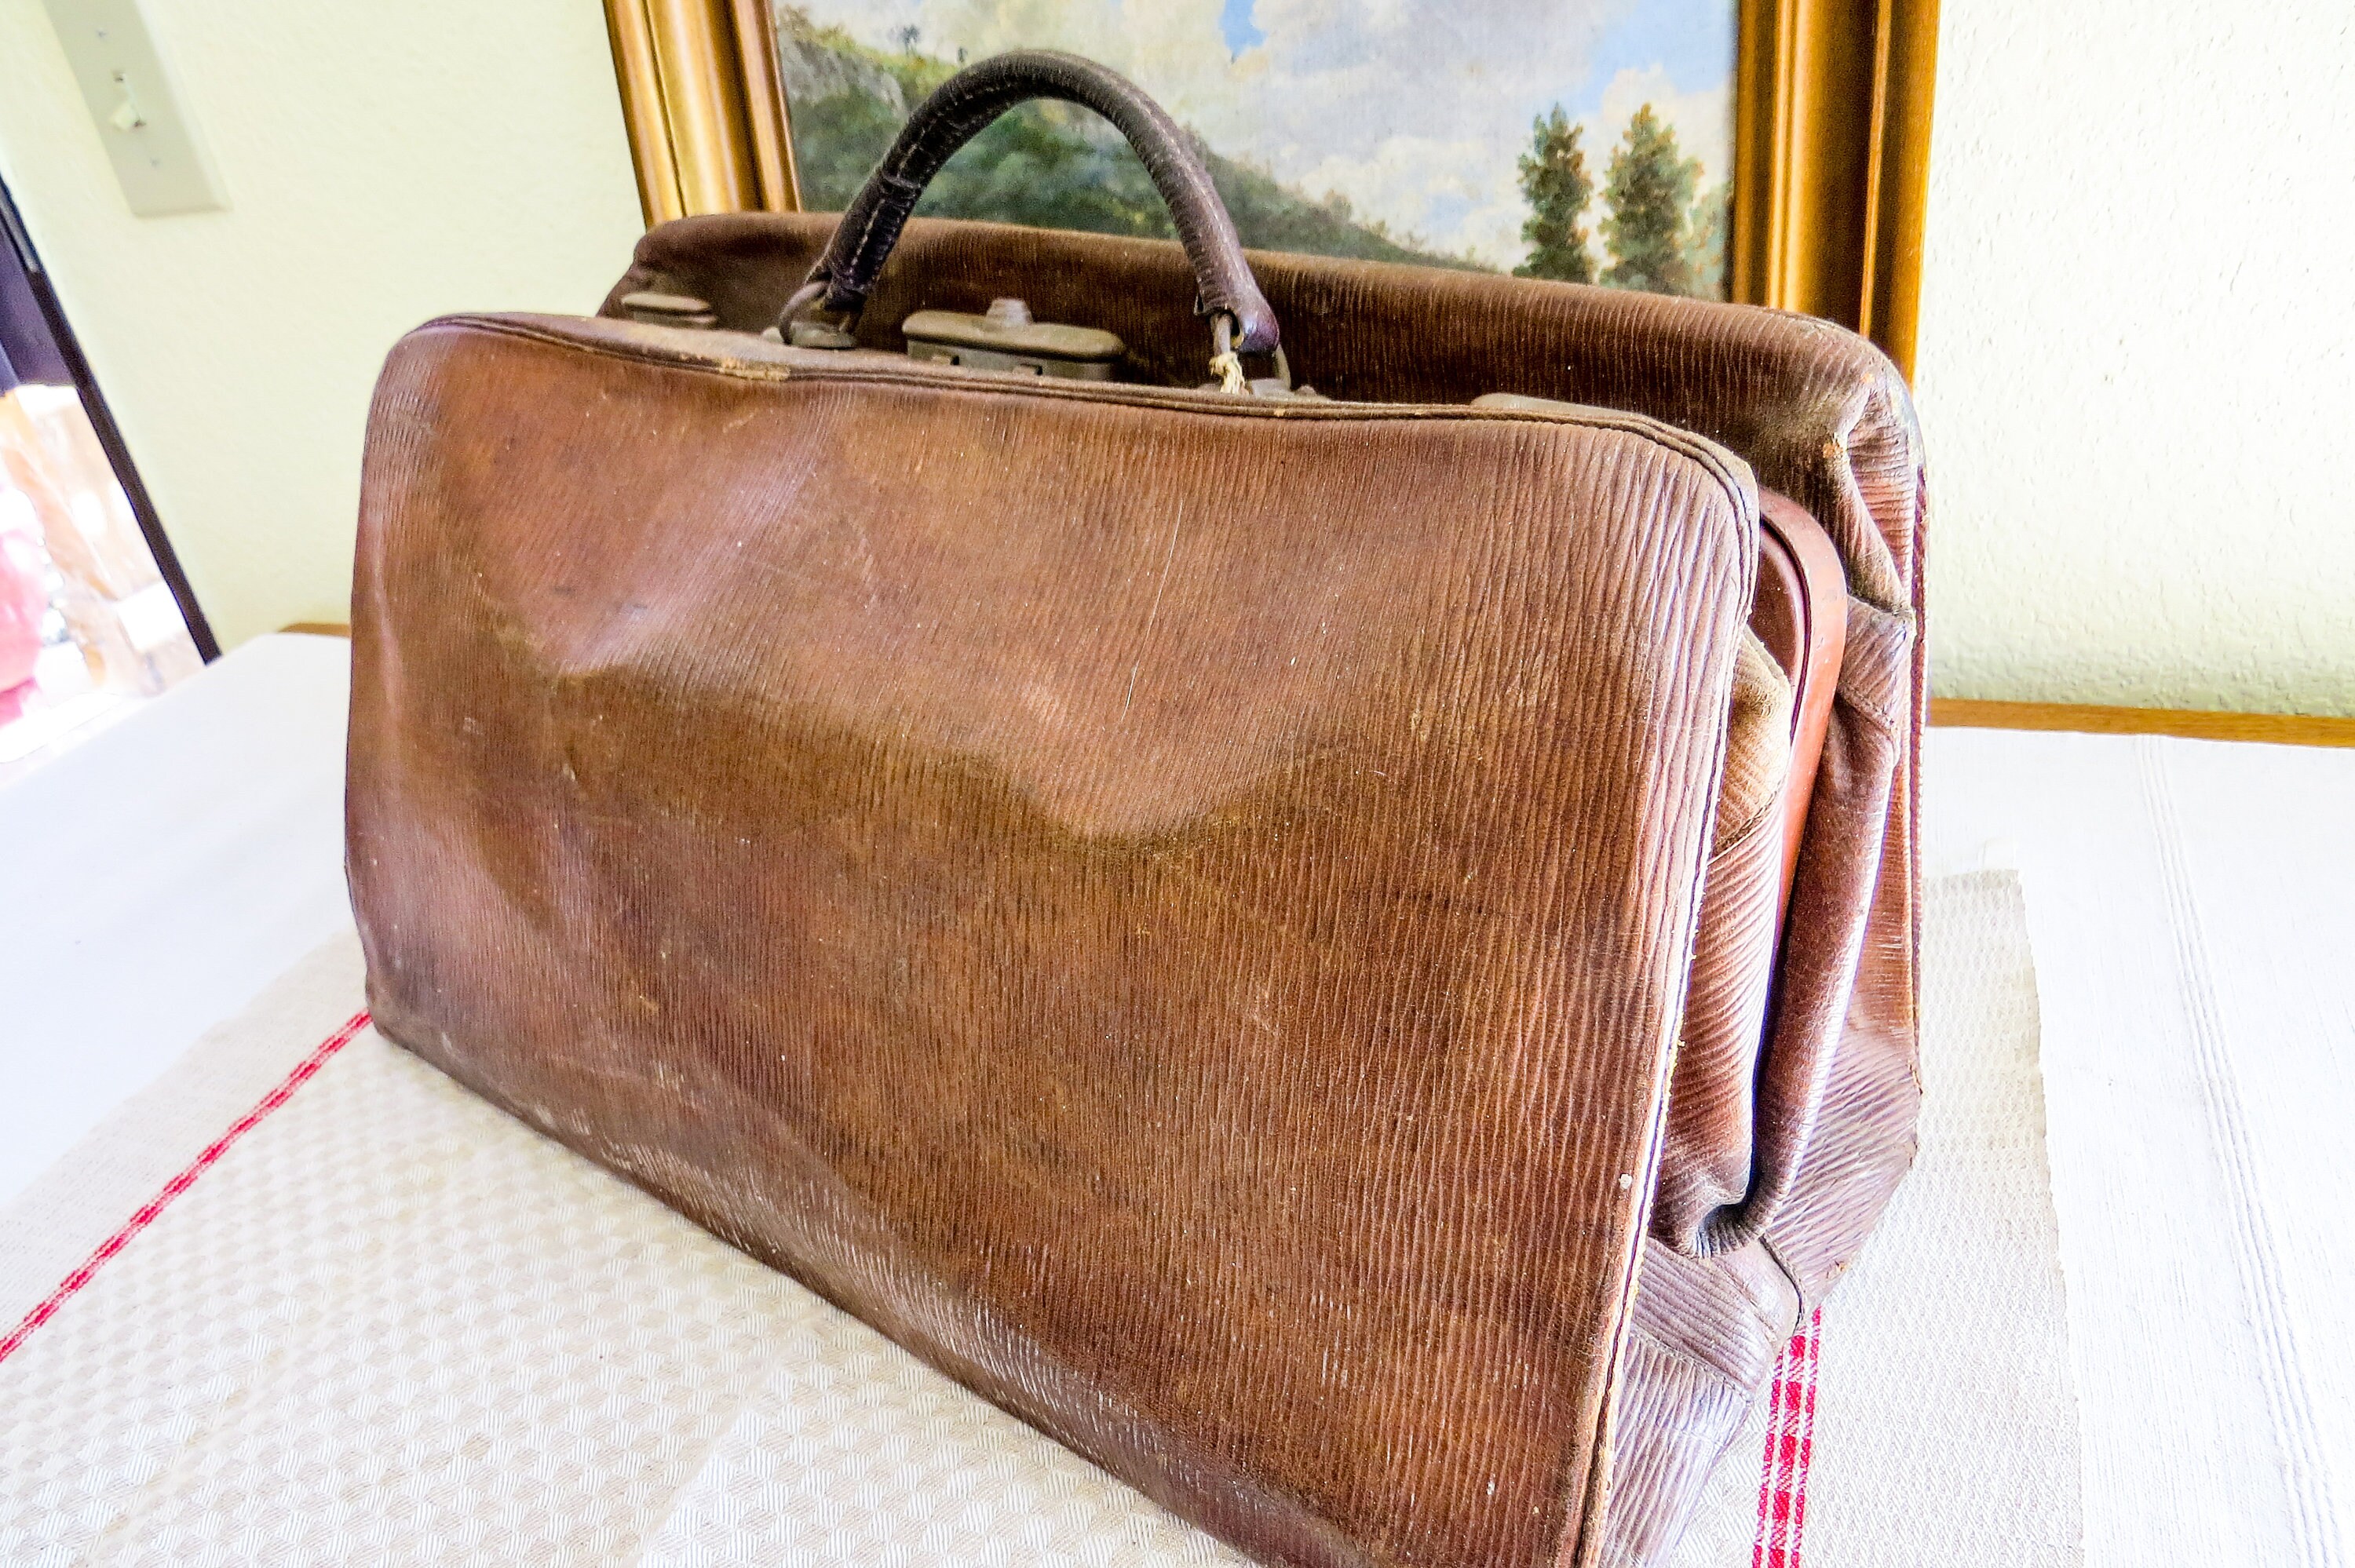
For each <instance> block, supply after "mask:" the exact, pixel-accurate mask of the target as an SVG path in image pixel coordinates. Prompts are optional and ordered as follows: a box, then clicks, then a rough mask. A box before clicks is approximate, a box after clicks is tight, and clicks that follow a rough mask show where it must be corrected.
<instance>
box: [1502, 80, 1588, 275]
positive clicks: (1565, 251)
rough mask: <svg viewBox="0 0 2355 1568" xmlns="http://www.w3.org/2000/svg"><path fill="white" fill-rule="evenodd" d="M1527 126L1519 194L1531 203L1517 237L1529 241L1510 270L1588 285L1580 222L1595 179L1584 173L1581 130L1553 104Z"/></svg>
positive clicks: (1583, 238)
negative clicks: (1526, 253)
mask: <svg viewBox="0 0 2355 1568" xmlns="http://www.w3.org/2000/svg"><path fill="white" fill-rule="evenodd" d="M1529 129H1530V137H1529V151H1528V152H1526V153H1524V154H1521V195H1522V196H1526V197H1527V198H1529V218H1528V220H1527V221H1526V222H1524V223H1523V224H1522V225H1521V238H1523V239H1526V240H1528V241H1529V260H1526V261H1524V262H1522V263H1521V264H1520V265H1519V266H1518V267H1516V268H1514V269H1513V275H1514V276H1515V277H1517V278H1554V279H1559V280H1561V281H1562V282H1565V283H1592V282H1593V281H1594V257H1593V254H1592V253H1591V252H1589V251H1588V249H1586V226H1585V225H1584V224H1582V223H1581V222H1580V221H1579V220H1580V219H1581V218H1582V217H1584V216H1585V215H1586V204H1587V202H1588V201H1589V200H1590V199H1592V198H1593V195H1594V180H1593V176H1591V175H1588V174H1587V172H1586V149H1585V148H1583V147H1582V146H1580V145H1579V141H1578V136H1579V130H1580V128H1579V127H1578V126H1577V125H1574V124H1572V122H1571V121H1570V118H1569V117H1568V116H1567V115H1565V114H1563V113H1562V111H1561V104H1559V103H1557V104H1555V105H1554V106H1553V112H1552V113H1550V114H1540V115H1539V116H1538V117H1537V119H1536V121H1535V122H1532V124H1531V125H1530V128H1529Z"/></svg>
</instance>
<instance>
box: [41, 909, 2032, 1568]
mask: <svg viewBox="0 0 2355 1568" xmlns="http://www.w3.org/2000/svg"><path fill="white" fill-rule="evenodd" d="M1928 914H1929V921H1928V941H1927V950H1926V952H1925V955H1924V962H1925V969H1926V980H1927V987H1926V1000H1925V1008H1926V1012H1927V1013H1928V1018H1929V1027H1928V1029H1927V1031H1926V1037H1925V1047H1924V1051H1925V1058H1926V1062H1925V1079H1926V1082H1927V1087H1928V1090H1929V1093H1930V1096H1931V1100H1930V1104H1931V1107H1932V1112H1931V1115H1930V1116H1929V1117H1928V1118H1925V1121H1924V1125H1923V1152H1922V1158H1921V1162H1920V1165H1919V1167H1918V1168H1917V1170H1916V1171H1915V1173H1914V1176H1913V1179H1912V1180H1911V1181H1909V1182H1908V1183H1907V1185H1906V1186H1905V1188H1904V1189H1903V1190H1902V1192H1901V1193H1900V1195H1899V1199H1898V1202H1897V1206H1896V1208H1895V1209H1894V1210H1893V1211H1892V1212H1891V1215H1890V1218H1889V1221H1888V1223H1887V1224H1885V1225H1884V1227H1883V1229H1882V1231H1881V1233H1880V1234H1878V1235H1877V1236H1876V1237H1875V1239H1874V1241H1873V1243H1872V1245H1871V1246H1870V1249H1869V1250H1868V1252H1867V1254H1866V1256H1865V1259H1864V1261H1863V1262H1862V1263H1860V1264H1859V1266H1858V1267H1857V1268H1856V1270H1855V1271H1854V1272H1853V1274H1852V1276H1851V1277H1850V1278H1849V1279H1848V1280H1847V1281H1845V1282H1844V1283H1843V1285H1842V1286H1841V1287H1840V1289H1839V1290H1838V1293H1836V1294H1835V1295H1834V1297H1833V1298H1832V1299H1831V1301H1830V1303H1829V1304H1828V1306H1827V1307H1826V1308H1825V1309H1824V1310H1823V1312H1822V1313H1821V1314H1820V1315H1819V1316H1818V1317H1817V1318H1816V1319H1811V1321H1810V1322H1809V1323H1808V1324H1807V1325H1806V1326H1805V1327H1804V1328H1803V1331H1802V1333H1801V1334H1800V1335H1799V1336H1798V1337H1796V1339H1795V1340H1793V1343H1792V1347H1791V1350H1790V1351H1788V1352H1786V1354H1785V1360H1784V1364H1783V1367H1782V1369H1781V1372H1779V1373H1778V1376H1777V1379H1776V1390H1775V1396H1774V1401H1773V1404H1772V1407H1771V1409H1769V1410H1766V1411H1764V1412H1762V1413H1761V1414H1760V1417H1759V1419H1758V1421H1757V1422H1756V1423H1755V1424H1754V1425H1753V1430H1752V1431H1750V1432H1748V1433H1745V1434H1744V1435H1743V1436H1742V1439H1741V1441H1740V1444H1739V1445H1738V1446H1737V1448H1736V1450H1735V1451H1734V1452H1733V1453H1732V1455H1730V1456H1729V1457H1728V1458H1727V1460H1726V1462H1725V1463H1724V1465H1723V1466H1722V1467H1721V1469H1720V1471H1719V1473H1718V1474H1717V1476H1716V1477H1715V1478H1713V1481H1712V1486H1711V1490H1710V1496H1709V1498H1708V1499H1706V1501H1705V1503H1704V1507H1703V1509H1702V1512H1701V1515H1700V1519H1699V1520H1697V1521H1696V1525H1695V1528H1694V1530H1693V1531H1692V1533H1691V1535H1690V1536H1689V1539H1688V1541H1687V1542H1686V1546H1685V1549H1684V1551H1683V1552H1682V1553H1681V1555H1680V1557H1679V1559H1678V1563H1679V1564H1680V1568H1689V1565H1693V1564H1714V1563H1723V1564H1729V1565H1731V1564H1737V1563H1753V1564H1769V1563H1771V1564H1774V1565H1776V1568H1786V1565H1796V1564H1797V1563H1801V1562H1803V1561H1804V1562H1806V1563H1822V1564H1831V1565H1837V1564H1847V1563H1875V1564H1893V1563H1927V1564H1937V1563H1984V1562H1989V1561H2000V1562H2005V1563H2036V1564H2043V1563H2075V1562H2076V1561H2078V1556H2077V1499H2078V1486H2079V1481H2078V1467H2077V1463H2076V1449H2075V1442H2076V1438H2075V1431H2076V1428H2075V1413H2074V1409H2073V1402H2072V1400H2071V1397H2070V1393H2069V1390H2068V1386H2067V1373H2066V1366H2067V1361H2066V1356H2065V1353H2064V1352H2065V1328H2064V1325H2063V1323H2062V1309H2061V1292H2060V1280H2059V1273H2058V1266H2057V1264H2056V1263H2055V1262H2054V1246H2053V1234H2052V1220H2051V1204H2050V1202H2049V1200H2048V1199H2047V1198H2046V1197H2045V1196H2044V1193H2045V1191H2046V1189H2045V1186H2044V1178H2043V1171H2044V1163H2043V1146H2042V1117H2041V1092H2040V1090H2039V1087H2038V1079H2037V1075H2036V1050H2035V1045H2036V1019H2035V1002H2034V987H2033V980H2032V977H2031V976H2030V972H2029V968H2028V963H2027V948H2026V944H2025V938H2024V934H2023V926H2022V922H2021V919H2020V915H2019V895H2018V890H2017V885H2016V884H2014V883H2012V882H2011V881H2009V879H2008V878H2004V877H2000V876H1993V875H1982V876H1976V877H1964V878H1955V879H1950V880H1948V881H1946V882H1943V883H1939V884H1934V885H1933V886H1932V888H1931V890H1930V895H1929V906H1928ZM360 987H361V973H360V963H359V957H358V949H357V942H356V941H355V940H354V939H352V938H350V937H348V936H346V937H345V938H341V939H339V940H337V941H336V942H334V943H331V944H330V945H329V946H328V947H327V948H323V949H322V950H321V951H320V952H318V953H316V954H314V956H313V957H312V958H311V959H307V960H305V961H304V963H303V964H302V965H300V966H298V967H297V969H295V970H293V972H291V973H290V974H289V975H288V976H287V977H286V978H285V979H283V980H281V981H280V982H279V983H278V984H277V985H276V986H274V987H273V988H272V991H270V992H269V993H267V994H266V995H265V996H264V997H263V998H262V999H261V1001H258V1002H257V1003H256V1004H255V1005H254V1006H253V1007H252V1008H251V1009H250V1010H249V1011H248V1012H246V1013H245V1014H243V1015H242V1016H240V1018H238V1019H236V1020H234V1021H232V1022H230V1023H229V1024H227V1025H224V1026H223V1027H222V1028H220V1029H218V1030H216V1031H215V1032H213V1033H211V1034H209V1035H208V1036H207V1037H206V1039H205V1040H204V1041H203V1042H201V1043H200V1044H198V1045H197V1047H196V1048H195V1049H194V1050H193V1051H191V1052H190V1054H188V1056H187V1057H186V1058H185V1059H184V1060H183V1061H182V1062H181V1063H180V1064H179V1065H177V1066H176V1067H175V1068H174V1069H173V1070H172V1071H171V1072H170V1073H168V1074H166V1075H165V1077H164V1078H163V1079H161V1080H160V1081H159V1082H157V1083H156V1084H155V1086H152V1087H151V1088H150V1089H148V1090H147V1091H145V1092H144V1093H143V1094H142V1095H140V1096H139V1097H135V1098H134V1099H133V1100H132V1101H131V1102H129V1103H128V1104H126V1105H125V1106H124V1107H122V1109H121V1110H120V1111H118V1112H117V1113H116V1115H115V1116H114V1117H113V1118H112V1119H111V1120H110V1121H109V1122H107V1123H106V1124H105V1125H103V1126H101V1128H99V1129H98V1130H97V1131H96V1132H94V1133H93V1134H91V1137H90V1138H88V1139H85V1140H84V1141H83V1142H82V1143H81V1144H80V1145H79V1146H78V1147H77V1148H76V1149H75V1150H73V1151H72V1153H70V1154H69V1156H68V1157H67V1158H66V1159H65V1160H61V1161H60V1162H59V1164H58V1165H57V1166H56V1167H55V1168H53V1169H52V1170H51V1171H49V1172H48V1174H47V1175H45V1176H44V1177H43V1178H41V1179H40V1180H39V1181H37V1182H36V1183H35V1184H34V1185H33V1186H32V1187H31V1188H30V1189H29V1190H27V1192H25V1193H24V1194H23V1195H22V1196H21V1197H20V1198H19V1199H18V1200H17V1201H16V1202H14V1203H13V1204H11V1205H9V1207H8V1208H7V1209H5V1211H0V1562H5V1563H10V1564H19V1563H25V1564H33V1563H38V1564H60V1565H61V1564H69V1563H71V1564H80V1563H90V1564H98V1563H106V1564H117V1563H120V1564H133V1563H159V1564H160V1563H173V1564H184V1563H304V1564H314V1563H316V1564H342V1563H351V1564H360V1563H370V1564H378V1563H380V1564H388V1565H389V1564H407V1563H446V1562H451V1561H458V1560H478V1561H492V1562H561V1563H613V1564H631V1565H647V1568H655V1565H660V1568H687V1565H690V1564H694V1565H703V1564H712V1565H717V1564H734V1563H743V1564H748V1565H749V1564H752V1563H761V1564H781V1563H790V1564H812V1565H817V1564H826V1565H832V1564H842V1565H845V1568H848V1565H850V1564H870V1563H906V1564H928V1563H960V1564H962V1563H981V1564H1005V1565H1007V1568H1012V1565H1015V1564H1048V1563H1054V1564H1074V1565H1078V1564H1088V1565H1096V1564H1103V1565H1111V1564H1122V1563H1139V1564H1142V1563H1205V1564H1206V1563H1240V1562H1241V1561H1242V1560H1241V1558H1240V1557H1239V1556H1237V1555H1236V1554H1235V1553H1234V1552H1231V1550H1230V1549H1228V1548H1226V1547H1224V1546H1222V1545H1220V1543H1218V1542H1215V1541H1213V1540H1211V1539H1210V1538H1209V1537H1208V1536H1206V1535H1204V1534H1203V1533H1202V1532H1200V1531H1197V1530H1195V1529H1193V1528H1192V1527H1191V1526H1189V1525H1187V1524H1185V1523H1183V1522H1182V1521H1180V1520H1177V1519H1175V1518H1174V1517H1172V1516H1171V1515H1169V1514H1168V1513H1167V1512H1166V1511H1164V1510H1161V1509H1160V1508H1159V1507H1157V1506H1156V1505H1155V1504H1154V1503H1153V1502H1151V1501H1150V1500H1149V1499H1146V1498H1145V1497H1144V1496H1143V1495H1142V1494H1140V1493H1138V1492H1136V1491H1135V1490H1134V1489H1131V1488H1129V1487H1127V1486H1125V1485H1124V1484H1122V1483H1120V1482H1118V1481H1116V1480H1114V1479H1113V1478H1110V1477H1108V1476H1106V1475H1104V1474H1103V1472H1101V1471H1098V1470H1097V1469H1095V1468H1094V1467H1092V1466H1091V1465H1089V1464H1087V1463H1086V1462H1085V1461H1083V1460H1082V1459H1080V1458H1078V1457H1076V1456H1074V1455H1072V1454H1071V1453H1070V1452H1068V1451H1067V1450H1065V1449H1063V1448H1061V1447H1060V1446H1057V1445H1056V1444H1054V1443H1053V1442H1051V1441H1050V1440H1049V1439H1047V1438H1045V1437H1043V1436H1039V1434H1037V1433H1035V1432H1033V1431H1031V1430H1030V1429H1029V1428H1028V1427H1027V1426H1025V1425H1022V1424H1021V1423H1019V1422H1018V1421H1016V1420H1014V1419H1013V1418H1012V1417H1010V1416H1007V1415H1006V1414H1003V1413H1001V1412H999V1411H997V1410H996V1409H995V1408H994V1407H992V1406H991V1405H989V1404H986V1402H984V1401H982V1400H981V1399H979V1398H977V1397H976V1396H975V1395H973V1394H971V1393H966V1392H965V1391H964V1390H963V1389H962V1388H959V1387H958V1386H957V1385H956V1384H954V1383H952V1382H950V1381H949V1380H948V1379H946V1378H944V1377H943V1376H942V1375H941V1374H939V1373H937V1372H932V1370H931V1369H930V1368H928V1367H926V1366H924V1365H923V1364H922V1362H920V1361H917V1360H915V1358H913V1357H911V1356H910V1355H908V1354H907V1353H906V1352H905V1351H900V1349H899V1348H898V1347H896V1346H894V1345H892V1344H890V1342H889V1341H888V1340H884V1339H882V1338H881V1337H880V1336H879V1335H877V1334H876V1333H874V1332H873V1331H872V1330H868V1328H866V1327H865V1326H864V1325H863V1324H860V1323H859V1322H858V1321H857V1320H856V1319H851V1318H849V1317H848V1316H847V1315H845V1314H843V1313H841V1312H839V1311H837V1309H835V1308H832V1307H830V1306H828V1305H827V1304H826V1303H825V1302H824V1301H822V1300H820V1299H819V1298H817V1297H815V1296H814V1295H813V1294H811V1293H810V1292H809V1291H807V1290H805V1289H804V1288H803V1287H800V1286H799V1285H796V1284H795V1283H794V1282H793V1281H792V1280H790V1279H787V1278H785V1277H783V1276H782V1275H778V1274H776V1273H773V1272H772V1271H771V1270H769V1269H767V1268H764V1267H762V1266H760V1265H759V1264H756V1263H754V1262H752V1261H751V1259H750V1258H748V1257H746V1256H744V1255H741V1254H740V1253H738V1252H736V1251H734V1250H733V1249H731V1248H730V1247H728V1246H727V1245H724V1244H722V1243H720V1242H719V1241H718V1240H716V1239H714V1238H712V1237H711V1236H709V1235H708V1234H705V1233H704V1232H702V1231H700V1230H698V1229H697V1228H696V1227H695V1226H693V1225H691V1224H688V1223H687V1222H686V1221H684V1220H682V1219H680V1218H678V1217H677V1215H675V1214H673V1213H670V1212H669V1211H668V1210H666V1209H665V1208H663V1207H662V1206H661V1205H660V1204H658V1203H656V1202H655V1201H654V1200H652V1199H651V1198H648V1197H647V1196H645V1194H644V1193H642V1192H638V1191H637V1190H636V1189H634V1188H633V1187H630V1186H628V1185H627V1184H625V1183H623V1182H622V1181H619V1180H617V1179H615V1178H613V1177H612V1176H609V1175H607V1174H606V1173H604V1172H603V1171H600V1170H599V1169H597V1168H596V1167H594V1166H592V1165H591V1164H589V1163H588V1162H587V1161H586V1160H581V1159H580V1158H578V1157H577V1156H575V1155H573V1154H571V1153H570V1151H569V1150H564V1149H563V1148H561V1147H559V1145H557V1144H554V1143H552V1142H550V1141H549V1140H547V1139H543V1138H541V1137H539V1136H538V1134H536V1133H534V1132H532V1131H530V1130H529V1129H528V1128H525V1127H523V1126H522V1125H521V1124H520V1123H517V1122H515V1121H513V1120H511V1119H509V1118H506V1116H504V1115H502V1114H500V1113H499V1112H497V1111H496V1110H494V1109H493V1108H492V1107H489V1106H488V1105H486V1104H485V1103H484V1102H482V1101H480V1100H477V1099H475V1098H474V1097H473V1096H471V1095H469V1094H467V1093H466V1092H465V1091H464V1090H463V1089H460V1088H459V1087H458V1086H456V1085H454V1084H453V1083H452V1082H451V1081H450V1080H449V1079H447V1078H445V1077H443V1076H442V1075H440V1074H439V1073H437V1072H435V1071H434V1070H433V1069H432V1068H430V1067H427V1066H426V1065H423V1064H422V1063H421V1062H419V1061H417V1060H416V1059H415V1058H414V1057H412V1056H410V1055H409V1054H407V1053H406V1052H403V1051H400V1049H398V1048H397V1047H394V1046H392V1045H390V1044H387V1043H386V1042H384V1041H383V1040H381V1039H379V1038H378V1036H377V1035H376V1033H374V1031H373V1030H371V1029H369V1028H368V1023H367V1019H366V1015H365V1013H364V1012H362V1011H361V1001H360Z"/></svg>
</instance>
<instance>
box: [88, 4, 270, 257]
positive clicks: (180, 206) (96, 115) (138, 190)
mask: <svg viewBox="0 0 2355 1568" xmlns="http://www.w3.org/2000/svg"><path fill="white" fill-rule="evenodd" d="M44 3H45V5H47V7H48V13H49V25H50V26H53V27H55V28H56V29H57V32H58V42H59V43H60V44H62V45H63V46H64V47H65V51H66V63H67V64H68V65H69V66H71V67H72V68H73V73H74V80H75V81H76V82H77V83H78V84H79V85H80V88H81V96H82V101H83V102H85V103H87V104H88V105H89V106H90V117H91V122H93V123H95V124H96V125H97V127H98V139H99V140H100V141H101V143H105V146H106V155H107V156H108V157H109V158H110V159H112V161H113V164H114V177H115V180H116V181H117V182H118V183H119V184H120V185H122V186H123V200H125V201H127V202H128V203H130V204H131V210H132V211H133V212H134V213H137V214H138V215H139V216H140V217H165V215H167V214H170V213H176V212H208V211H211V210H212V209H214V208H216V207H227V206H228V205H229V200H228V198H227V197H226V196H223V195H222V194H221V185H220V176H219V175H217V174H215V173H214V172H213V166H212V160H211V158H210V157H208V155H207V154H206V152H205V145H204V138H203V137H201V136H199V135H198V134H197V128H196V126H195V124H194V123H192V122H190V121H189V119H188V117H187V115H186V112H185V111H183V110H182V108H181V102H180V95H179V93H178V92H177V91H176V90H174V88H173V85H172V79H171V75H170V73H169V72H168V71H167V70H165V67H164V59H163V57H162V56H161V55H160V54H158V53H157V52H156V48H155V40H154V38H153V37H150V36H149V35H148V32H147V22H146V18H145V17H144V16H141V15H140V14H139V5H138V0H44Z"/></svg>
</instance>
